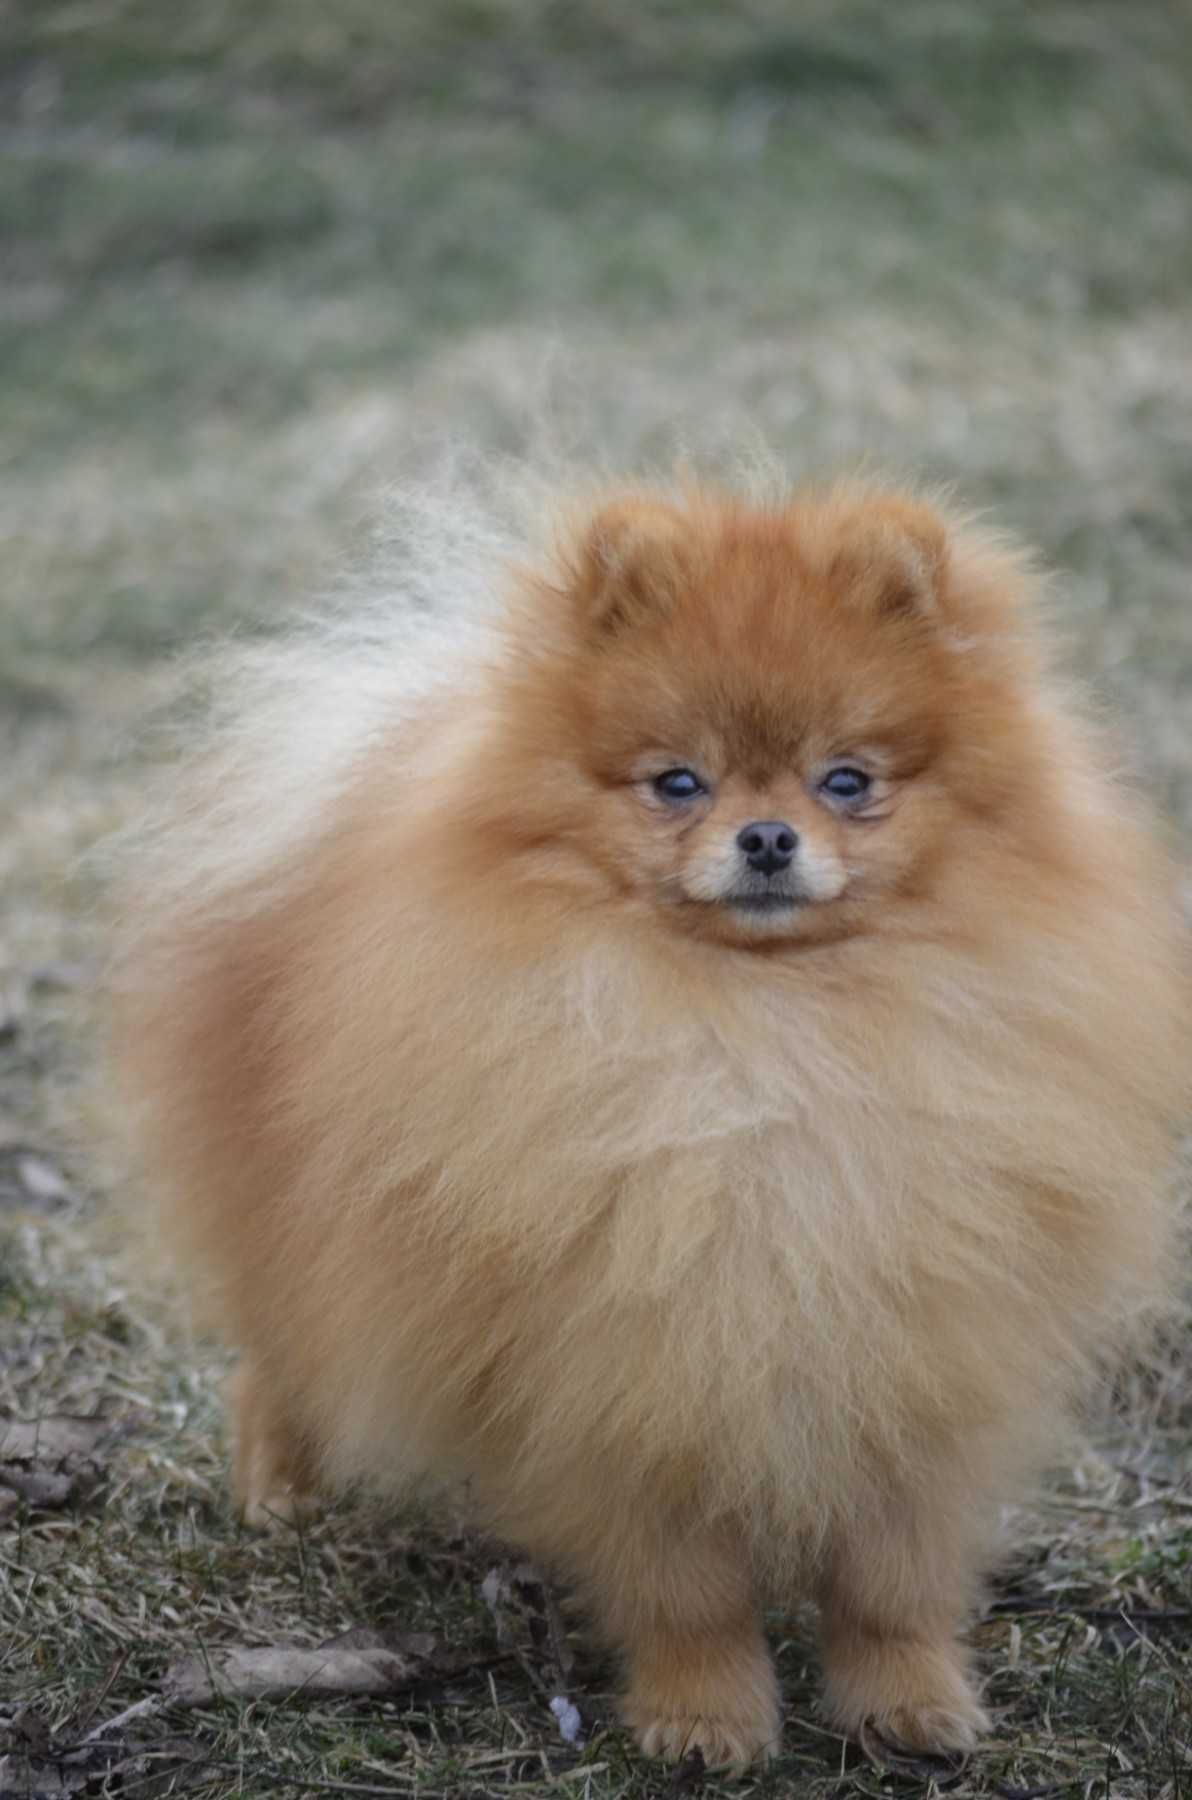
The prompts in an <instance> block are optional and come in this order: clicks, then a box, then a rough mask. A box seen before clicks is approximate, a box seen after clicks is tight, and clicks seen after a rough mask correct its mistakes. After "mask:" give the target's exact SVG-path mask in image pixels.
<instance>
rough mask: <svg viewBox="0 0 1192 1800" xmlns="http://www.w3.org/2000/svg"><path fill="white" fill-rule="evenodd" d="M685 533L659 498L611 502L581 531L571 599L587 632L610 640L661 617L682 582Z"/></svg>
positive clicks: (676, 514)
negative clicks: (632, 627) (645, 622)
mask: <svg viewBox="0 0 1192 1800" xmlns="http://www.w3.org/2000/svg"><path fill="white" fill-rule="evenodd" d="M685 538H686V531H685V527H684V523H683V519H682V516H681V514H680V513H679V511H678V509H677V508H676V507H673V506H669V505H668V504H667V503H666V502H665V501H664V500H655V499H624V500H613V501H610V502H609V503H608V504H607V505H605V506H602V507H601V509H600V511H599V512H598V513H596V515H595V516H594V517H593V518H592V519H591V521H590V522H589V524H588V526H587V528H586V530H585V531H584V532H583V535H582V538H581V542H580V551H579V555H578V557H577V559H576V561H577V571H576V572H577V583H576V588H577V593H576V598H577V601H578V604H579V606H580V608H581V610H582V613H583V616H584V618H585V621H586V623H587V625H588V627H589V629H590V630H591V631H592V633H593V634H594V635H596V636H599V637H611V636H614V635H616V634H617V633H619V632H621V631H624V630H627V629H628V628H629V627H630V626H633V625H636V624H639V623H642V622H643V621H645V620H647V619H650V618H659V617H665V616H666V614H667V613H669V612H670V610H671V608H672V607H673V606H674V604H675V601H676V599H677V597H678V595H679V592H680V589H681V586H682V583H683V579H684V563H683V545H684V541H685Z"/></svg>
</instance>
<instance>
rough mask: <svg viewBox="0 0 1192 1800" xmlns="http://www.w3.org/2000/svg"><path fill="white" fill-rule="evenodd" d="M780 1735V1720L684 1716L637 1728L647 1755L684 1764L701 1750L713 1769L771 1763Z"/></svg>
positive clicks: (641, 1747)
mask: <svg viewBox="0 0 1192 1800" xmlns="http://www.w3.org/2000/svg"><path fill="white" fill-rule="evenodd" d="M630 1722H631V1723H632V1721H630ZM778 1732H779V1725H778V1719H777V1717H774V1718H772V1719H770V1718H766V1719H759V1718H753V1719H748V1718H746V1719H739V1718H729V1719H726V1718H709V1717H708V1716H707V1715H705V1714H684V1713H678V1714H672V1715H671V1716H670V1717H669V1718H656V1719H650V1720H648V1721H645V1722H642V1723H638V1724H634V1726H633V1733H634V1736H635V1738H636V1739H637V1743H638V1747H639V1748H640V1749H641V1750H643V1751H644V1752H645V1754H646V1755H647V1756H660V1757H662V1758H664V1760H665V1761H667V1762H682V1761H683V1759H684V1757H687V1756H690V1755H691V1753H692V1751H693V1750H698V1751H699V1752H700V1754H701V1755H702V1757H703V1759H704V1762H705V1764H706V1765H707V1767H708V1768H709V1769H743V1768H745V1767H747V1766H748V1764H749V1763H752V1762H758V1761H765V1760H768V1759H769V1758H770V1757H771V1756H775V1755H777V1752H778Z"/></svg>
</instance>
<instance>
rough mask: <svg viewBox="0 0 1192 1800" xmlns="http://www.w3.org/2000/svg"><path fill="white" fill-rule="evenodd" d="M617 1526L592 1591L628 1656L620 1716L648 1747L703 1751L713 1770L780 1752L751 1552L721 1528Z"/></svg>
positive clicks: (676, 1755) (624, 1522)
mask: <svg viewBox="0 0 1192 1800" xmlns="http://www.w3.org/2000/svg"><path fill="white" fill-rule="evenodd" d="M616 1525H617V1528H616V1530H615V1531H614V1532H612V1533H608V1534H607V1538H608V1541H607V1546H606V1548H605V1549H604V1553H603V1555H602V1556H601V1559H600V1560H601V1561H602V1562H603V1563H604V1565H605V1566H604V1568H603V1570H602V1571H601V1574H600V1576H598V1577H597V1583H596V1586H595V1597H596V1604H597V1609H598V1611H599V1613H600V1616H601V1621H602V1624H603V1627H604V1630H605V1632H606V1633H607V1635H608V1636H609V1638H610V1639H611V1641H612V1642H614V1643H616V1644H618V1645H620V1646H621V1647H622V1648H623V1649H624V1651H625V1653H626V1657H627V1661H628V1673H629V1681H628V1692H627V1694H626V1697H625V1701H624V1705H623V1713H624V1717H625V1722H626V1724H627V1725H628V1726H629V1727H630V1729H631V1730H632V1731H633V1733H634V1736H635V1737H636V1738H637V1741H638V1743H639V1744H640V1746H641V1748H642V1749H643V1750H644V1751H645V1752H646V1753H647V1755H650V1756H663V1757H667V1758H671V1759H673V1760H679V1759H681V1758H682V1757H684V1756H686V1755H687V1754H688V1753H689V1752H690V1751H693V1750H699V1751H700V1752H702V1754H703V1757H704V1760H705V1762H706V1763H707V1764H708V1766H709V1767H712V1768H715V1767H725V1766H743V1765H744V1764H746V1763H749V1762H752V1761H753V1760H754V1759H755V1758H758V1757H768V1756H772V1755H774V1754H775V1752H776V1750H777V1747H778V1738H779V1732H780V1729H781V1723H780V1715H779V1706H778V1686H777V1682H776V1681H775V1677H774V1669H773V1665H772V1663H771V1661H770V1656H769V1652H768V1651H767V1648H766V1643H765V1638H764V1636H763V1634H762V1628H761V1619H760V1615H759V1611H758V1607H757V1604H756V1601H755V1599H754V1593H753V1582H752V1579H751V1574H750V1569H749V1564H748V1561H747V1558H746V1556H745V1553H744V1550H743V1549H742V1548H740V1547H739V1546H738V1545H736V1544H735V1543H733V1542H732V1541H731V1539H730V1538H729V1537H728V1536H727V1535H726V1534H722V1533H720V1532H716V1533H713V1532H709V1531H706V1530H689V1531H687V1532H684V1533H682V1534H679V1533H676V1534H675V1535H674V1536H668V1535H667V1534H665V1533H663V1532H659V1531H656V1530H653V1529H649V1528H646V1529H643V1528H642V1526H641V1524H640V1522H637V1521H632V1522H631V1521H630V1520H628V1519H626V1518H625V1517H624V1516H622V1517H620V1518H619V1519H618V1520H617V1522H616ZM590 1591H591V1590H590Z"/></svg>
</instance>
